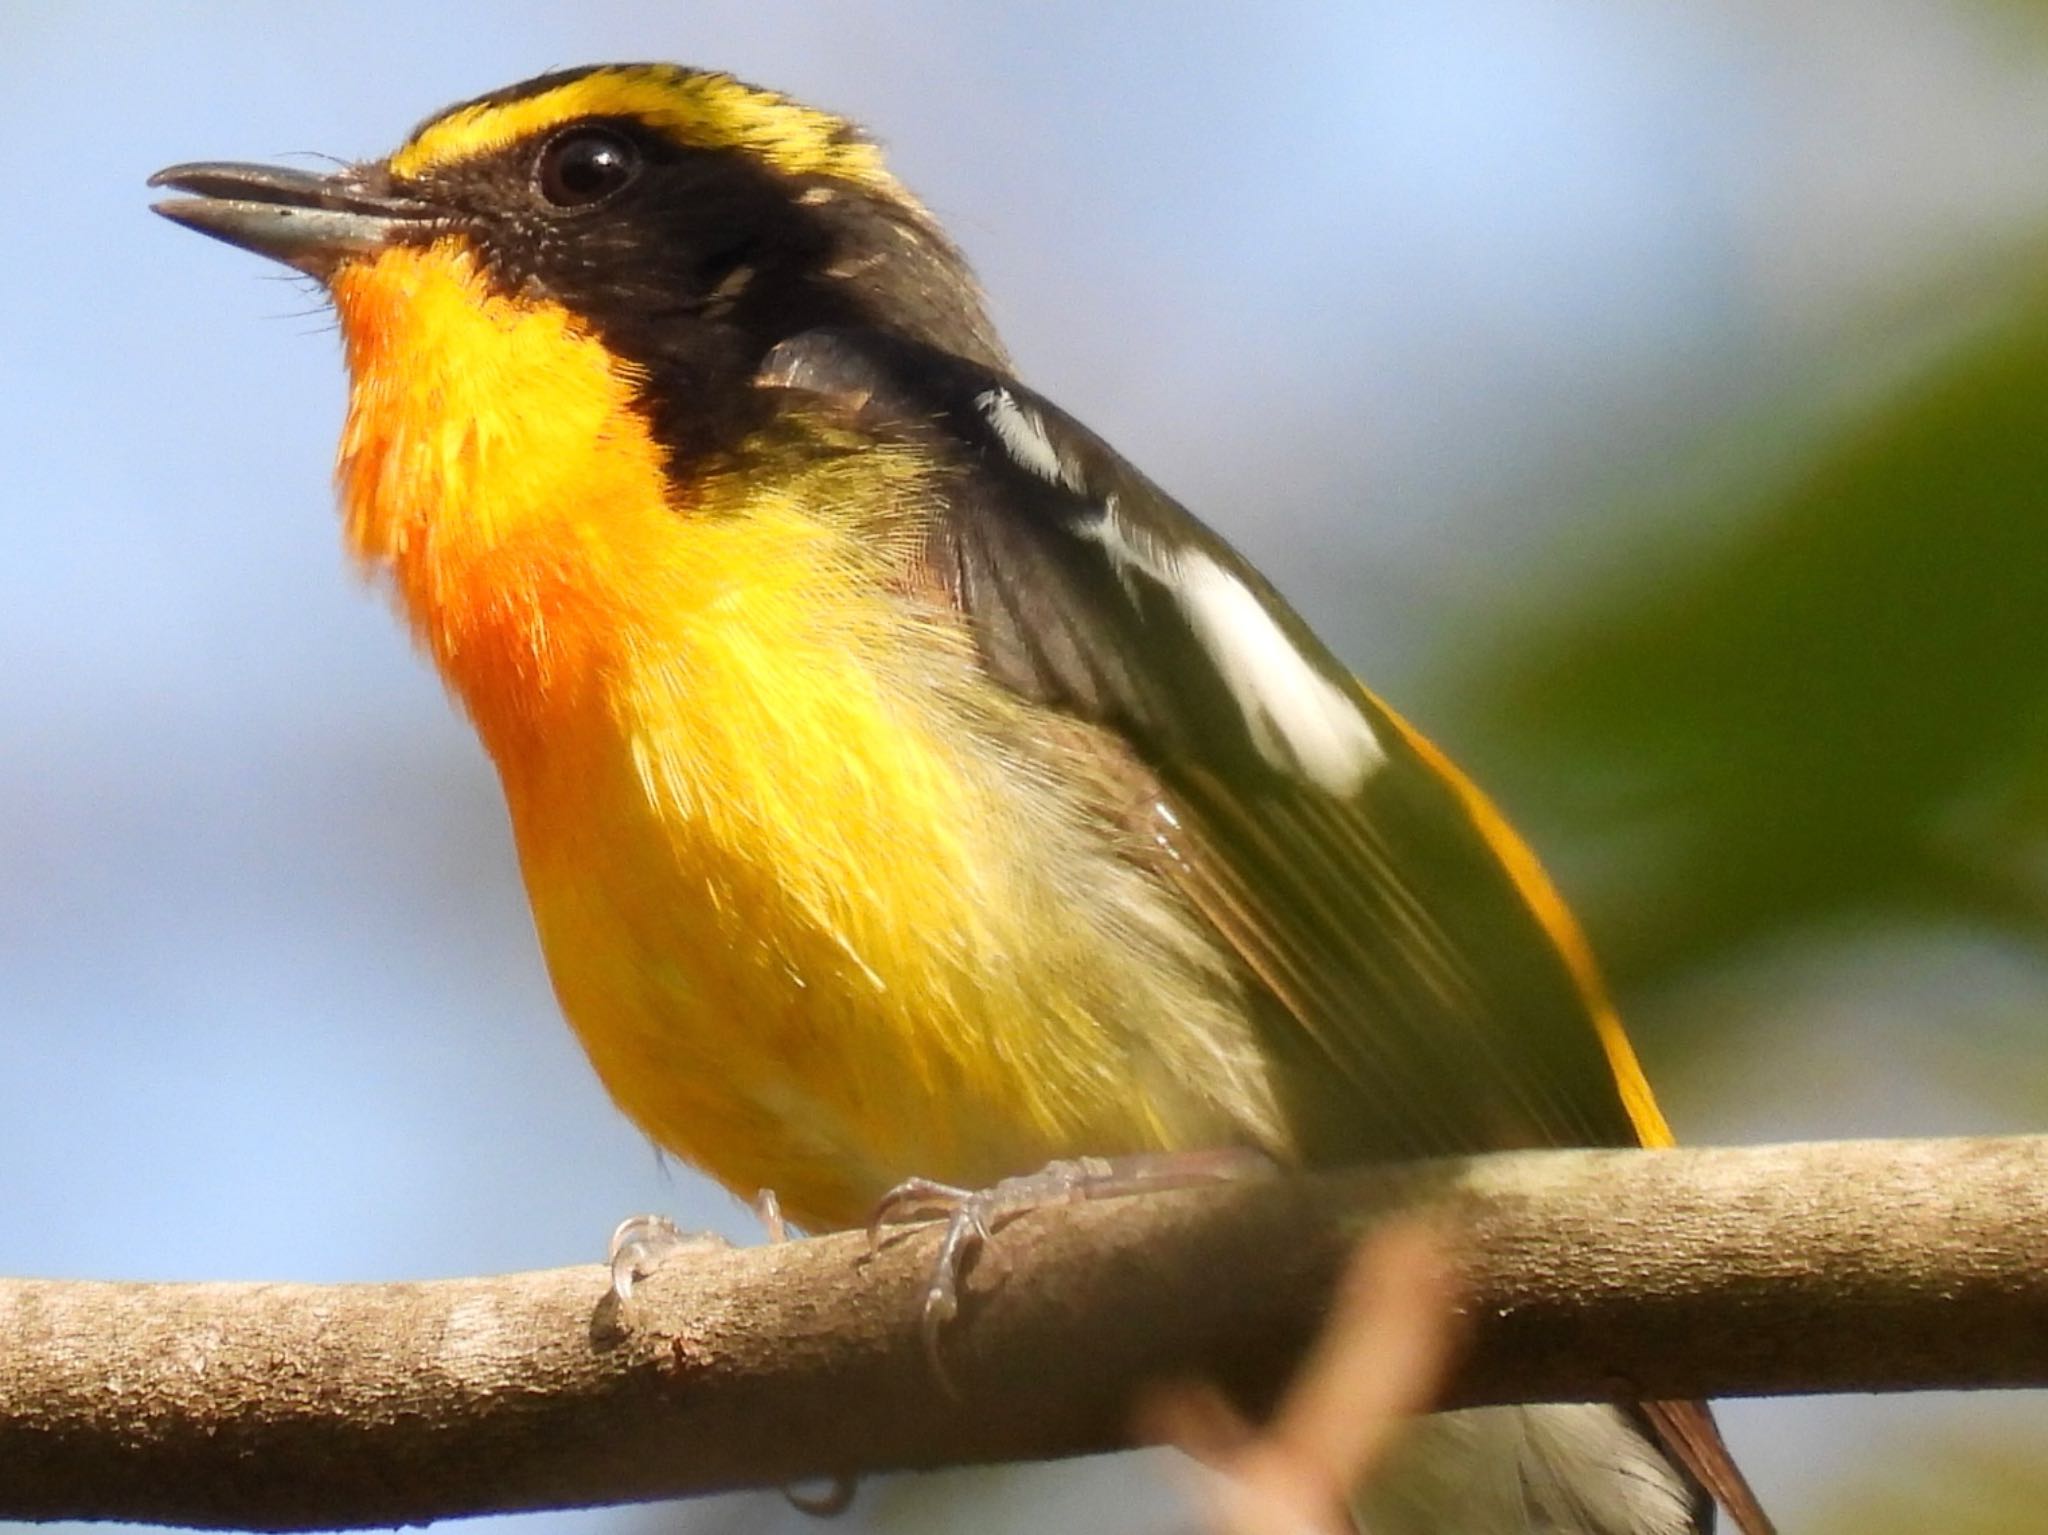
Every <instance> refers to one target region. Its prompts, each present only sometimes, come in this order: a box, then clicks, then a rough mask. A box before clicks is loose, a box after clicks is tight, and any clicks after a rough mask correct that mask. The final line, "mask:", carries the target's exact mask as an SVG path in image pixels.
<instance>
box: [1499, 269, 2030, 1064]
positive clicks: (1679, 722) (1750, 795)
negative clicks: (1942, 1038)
mask: <svg viewBox="0 0 2048 1535" xmlns="http://www.w3.org/2000/svg"><path fill="white" fill-rule="evenodd" d="M1632 515H1642V516H1649V515H1657V516H1662V517H1664V518H1665V523H1664V526H1666V527H1667V528H1669V530H1670V532H1669V535H1668V542H1669V546H1670V547H1669V548H1668V549H1666V550H1662V551H1660V550H1659V549H1658V548H1657V547H1656V546H1655V544H1654V542H1652V543H1651V544H1650V545H1649V546H1648V548H1647V552H1646V553H1645V554H1643V555H1642V556H1641V557H1639V558H1637V559H1635V560H1633V561H1632V562H1631V563H1630V565H1629V567H1628V568H1627V569H1626V570H1625V571H1622V572H1619V573H1616V574H1614V575H1613V576H1612V577H1611V578H1609V579H1608V580H1607V581H1606V582H1605V583H1604V584H1598V585H1596V586H1595V587H1594V588H1593V589H1591V590H1586V591H1583V592H1581V593H1579V594H1578V595H1577V597H1576V599H1575V600H1574V601H1573V602H1570V603H1567V604H1564V605H1562V606H1555V605H1554V606H1552V607H1551V608H1550V609H1549V610H1548V612H1547V615H1546V617H1545V618H1544V619H1543V620H1542V621H1540V622H1539V623H1537V624H1536V625H1534V626H1533V628H1534V632H1519V633H1514V634H1511V635H1508V636H1506V637H1505V639H1504V643H1503V644H1502V645H1501V646H1500V647H1499V649H1498V650H1496V651H1495V652H1494V653H1491V654H1488V655H1484V656H1481V657H1478V658H1476V660H1475V661H1474V663H1473V677H1474V678H1475V679H1483V680H1474V681H1473V682H1471V683H1470V684H1469V686H1468V688H1467V696H1468V697H1469V698H1470V699H1471V700H1473V707H1474V713H1475V714H1476V716H1477V717H1478V718H1479V719H1480V720H1482V721H1484V722H1485V725H1484V727H1483V728H1486V729H1490V730H1491V731H1492V732H1493V733H1494V734H1495V736H1496V737H1497V739H1496V740H1495V741H1494V742H1493V743H1492V744H1491V746H1490V747H1489V749H1488V751H1487V755H1488V756H1489V757H1490V758H1491V759H1492V760H1493V761H1494V762H1496V763H1499V764H1502V765H1503V768H1502V770H1501V776H1502V777H1503V778H1504V779H1506V780H1507V782H1506V783H1505V784H1504V787H1505V788H1507V789H1508V791H1509V794H1508V797H1509V798H1510V800H1511V802H1513V803H1516V804H1518V805H1529V806H1533V807H1536V808H1537V812H1538V814H1539V816H1542V815H1548V816H1549V817H1551V819H1552V823H1553V825H1552V830H1554V831H1555V832H1556V833H1557V834H1558V838H1559V839H1560V840H1562V841H1564V842H1566V843H1570V842H1571V841H1573V840H1574V839H1585V840H1589V841H1591V842H1594V843H1596V844H1597V843H1599V842H1609V843H1616V842H1621V843H1627V844H1629V845H1631V846H1633V847H1635V848H1638V849H1640V848H1643V847H1650V848H1654V849H1655V850H1656V853H1655V856H1654V857H1651V858H1648V859H1644V860H1641V861H1640V862H1639V863H1636V864H1633V865H1632V866H1631V870H1630V878H1629V880H1628V888H1627V889H1625V890H1609V891H1608V892H1606V894H1605V895H1604V897H1603V896H1601V895H1600V894H1599V893H1598V892H1596V898H1595V901H1594V903H1593V904H1592V905H1591V907H1590V909H1589V911H1588V917H1589V920H1590V921H1591V924H1592V926H1593V927H1594V929H1595V933H1596V936H1597V938H1598V939H1599V940H1600V941H1599V948H1600V950H1601V953H1602V956H1603V958H1604V959H1605V961H1606V963H1607V966H1608V968H1609V969H1610V971H1611V972H1612V973H1613V975H1614V977H1615V979H1616V981H1617V983H1618V984H1619V985H1620V986H1621V987H1622V988H1623V989H1624V990H1636V989H1641V988H1644V987H1648V986H1653V985H1656V984H1659V983H1662V982H1666V981H1669V980H1671V979H1674V978H1677V977H1679V976H1681V975H1682V974H1684V973H1685V972H1688V971H1691V970H1694V969H1697V968H1699V967H1702V966H1707V965H1712V964H1716V963H1719V962H1722V961H1725V960H1727V959H1730V958H1733V957H1736V956H1737V955H1739V954H1740V953H1741V952H1742V951H1743V950H1745V949H1746V948H1748V947H1749V946H1751V945H1753V944H1755V943H1757V942H1758V941H1759V940H1764V939H1769V940H1770V941H1772V942H1774V943H1775V942H1781V941H1782V940H1783V939H1784V938H1785V936H1786V935H1787V934H1788V933H1795V932H1797V931H1799V930H1802V929H1804V930H1810V929H1812V928H1814V927H1815V926H1816V925H1825V924H1829V923H1833V922H1835V921H1837V920H1839V919H1842V918H1845V917H1847V918H1855V917H1869V916H1879V915H1881V916H1886V917H1891V918H1896V917H1898V916H1900V915H1908V916H1926V917H1933V918H1939V919H1940V920H1943V921H1952V920H1955V919H1957V918H1961V919H1964V920H1967V921H1970V922H1974V923H1981V924H1985V925H1987V926H1989V927H1991V928H1993V929H1995V930H1997V931H1998V932H2000V933H2002V934H2003V935H2005V936H2007V937H2009V938H2013V939H2016V940H2019V941H2021V942H2024V943H2026V944H2029V945H2032V946H2035V947H2036V948H2037V949H2039V950H2041V951H2043V952H2044V953H2048V878H2044V876H2048V863H2044V860H2043V857H2042V851H2043V835H2044V832H2048V293H2038V294H2034V295H2032V296H2030V297H2029V298H2028V299H2027V300H2026V301H2024V302H2021V303H2018V304H2016V305H2014V306H2013V307H2012V308H2011V309H2010V311H2009V312H2008V313H2007V314H2006V315H2005V317H2004V318H2003V320H2002V321H2001V322H2000V323H1998V324H1996V325H1995V326H1993V327H1991V328H1990V329H1989V330H1988V331H1987V332H1979V333H1976V334H1974V335H1973V336H1972V338H1971V340H1970V341H1969V342H1968V343H1967V344H1965V345H1964V346H1963V347H1962V348H1961V349H1960V350H1959V351H1958V352H1956V353H1955V354H1954V355H1950V356H1946V357H1943V358H1941V359H1940V360H1939V362H1938V363H1937V364H1936V365H1935V366H1933V367H1931V368H1930V369H1929V370H1928V371H1927V372H1926V374H1925V375H1924V376H1918V377H1914V378H1912V379H1910V380H1908V381H1907V382H1906V383H1905V384H1904V385H1903V386H1902V387H1901V388H1900V389H1899V391H1898V393H1897V394H1896V395H1895V396H1894V397H1891V398H1888V399H1886V400H1884V401H1883V402H1882V403H1881V404H1880V405H1878V406H1877V407H1876V408H1875V409H1873V410H1871V411H1869V412H1868V414H1866V415H1865V416H1864V417H1863V418H1862V419H1860V420H1858V421H1856V422H1855V423H1854V425H1853V426H1852V427H1851V428H1850V429H1849V430H1847V431H1846V432H1844V433H1842V434H1841V435H1840V436H1839V437H1838V438H1836V439H1835V440H1832V441H1828V442H1826V443H1824V444H1823V445H1821V446H1820V447H1819V448H1818V449H1817V450H1816V451H1814V452H1813V453H1812V454H1811V456H1810V457H1805V458H1802V459H1800V460H1799V461H1798V462H1796V464H1794V465H1793V466H1791V467H1790V469H1789V471H1788V472H1787V473H1786V474H1785V475H1784V477H1783V479H1782V480H1781V481H1779V482H1778V483H1775V484H1771V485H1769V486H1767V487H1766V488H1765V489H1764V490H1763V491H1762V492H1761V493H1756V494H1753V495H1752V497H1751V499H1750V500H1749V502H1748V504H1740V505H1735V506H1732V507H1731V506H1727V505H1722V506H1712V505H1708V506H1698V507H1692V508H1690V509H1689V510H1688V511H1687V514H1686V515H1685V516H1683V517H1679V518H1675V519H1673V518H1671V517H1670V516H1669V514H1668V511H1665V510H1662V509H1658V510H1654V511H1653V509H1651V508H1648V507H1645V508H1643V509H1642V511H1641V513H1639V514H1638V513H1631V512H1630V511H1629V509H1627V508H1621V509H1618V510H1617V518H1618V519H1621V518H1627V517H1630V516H1632ZM1703 524H1704V526H1706V527H1708V528H1711V529H1718V530H1725V531H1723V532H1721V534H1720V536H1719V537H1718V539H1710V540H1709V541H1708V544H1707V547H1705V549H1704V550H1703V549H1702V538H1701V527H1702V525H1703ZM2043 1038H2048V1033H2044V1035H2043Z"/></svg>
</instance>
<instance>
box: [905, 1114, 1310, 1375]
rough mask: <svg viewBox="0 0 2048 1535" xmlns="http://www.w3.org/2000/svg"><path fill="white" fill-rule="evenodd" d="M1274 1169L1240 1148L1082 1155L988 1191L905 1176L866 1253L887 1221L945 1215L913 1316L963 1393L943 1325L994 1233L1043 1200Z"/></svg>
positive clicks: (930, 1353)
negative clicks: (929, 1273)
mask: <svg viewBox="0 0 2048 1535" xmlns="http://www.w3.org/2000/svg"><path fill="white" fill-rule="evenodd" d="M1274 1170H1275V1167H1274V1163H1273V1161H1272V1159H1271V1158H1270V1157H1268V1156H1266V1155H1265V1154H1264V1153H1263V1152H1258V1151H1251V1150H1246V1149H1241V1148H1225V1149H1222V1150H1217V1151H1193V1152H1161V1153H1157V1154H1148V1155H1140V1156H1132V1157H1118V1158H1106V1157H1080V1158H1077V1159H1075V1160H1073V1161H1068V1162H1049V1163H1047V1164H1046V1165H1045V1166H1044V1167H1043V1168H1041V1169H1040V1170H1039V1171H1037V1172H1035V1173H1029V1174H1026V1175H1025V1176H1023V1177H1019V1178H1005V1179H1003V1180H1002V1181H1001V1182H999V1183H996V1184H994V1185H992V1186H990V1187H988V1188H985V1189H963V1188H955V1187H954V1186H953V1185H952V1184H950V1183H937V1182H934V1181H933V1180H932V1179H930V1178H907V1179H905V1180H904V1181H903V1182H901V1183H899V1184H897V1185H896V1186H895V1187H894V1188H892V1189H890V1190H889V1192H888V1193H886V1194H884V1195H883V1196H882V1198H881V1200H880V1202H879V1203H878V1204H877V1205H876V1206H875V1213H874V1215H873V1216H872V1217H871V1218H870V1219H869V1221H868V1246H869V1248H870V1250H872V1249H874V1248H876V1247H878V1246H880V1245H881V1241H882V1230H883V1228H884V1227H886V1226H903V1225H910V1224H913V1223H916V1222H920V1221H928V1220H940V1219H943V1220H944V1221H945V1223H946V1227H945V1230H944V1232H943V1233H941V1235H940V1237H939V1250H938V1253H937V1255H936V1256H935V1257H934V1259H933V1260H932V1277H931V1280H930V1282H929V1283H927V1284H926V1286H925V1292H924V1302H923V1305H922V1308H921V1309H920V1312H919V1316H918V1331H919V1332H920V1334H921V1335H922V1336H923V1339H924V1351H925V1356H926V1357H927V1358H928V1359H930V1361H931V1366H932V1373H933V1374H934V1375H935V1376H937V1377H938V1381H939V1384H940V1386H942V1387H943V1388H944V1389H945V1391H946V1393H947V1394H948V1395H949V1396H953V1397H959V1396H960V1395H961V1392H960V1390H959V1388H958V1387H957V1386H956V1385H955V1384H954V1382H953V1378H952V1375H951V1374H950V1373H949V1372H948V1371H947V1369H946V1362H945V1356H944V1353H943V1352H942V1350H941V1346H940V1345H941V1343H942V1342H943V1339H944V1334H945V1330H946V1327H947V1325H948V1324H949V1323H951V1322H952V1321H953V1320H954V1319H955V1318H956V1317H958V1316H959V1315H960V1285H961V1281H962V1279H963V1278H964V1277H965V1275H966V1272H967V1265H968V1263H969V1262H970V1261H971V1260H972V1259H973V1258H974V1257H975V1255H976V1254H978V1253H980V1252H982V1251H983V1250H991V1251H998V1252H999V1251H1000V1249H999V1248H997V1247H996V1246H995V1234H996V1232H998V1231H1000V1230H1001V1229H1002V1228H1003V1227H1004V1226H1006V1225H1008V1224H1009V1223H1010V1222H1011V1221H1013V1220H1015V1219H1016V1218H1017V1217H1018V1216H1020V1215H1025V1214H1029V1213H1030V1212H1031V1211H1033V1210H1036V1209H1038V1208H1040V1207H1041V1206H1044V1205H1055V1204H1071V1203H1074V1202H1076V1201H1079V1200H1084V1199H1102V1198H1107V1197H1111V1196H1116V1195H1122V1194H1135V1193H1143V1192H1146V1191H1148V1190H1156V1189H1170V1188H1187V1187H1189V1186H1191V1185H1194V1184H1202V1183H1220V1182H1230V1181H1234V1180H1236V1179H1240V1178H1247V1177H1262V1176H1266V1175H1269V1174H1271V1173H1272V1172H1273V1171H1274Z"/></svg>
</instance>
